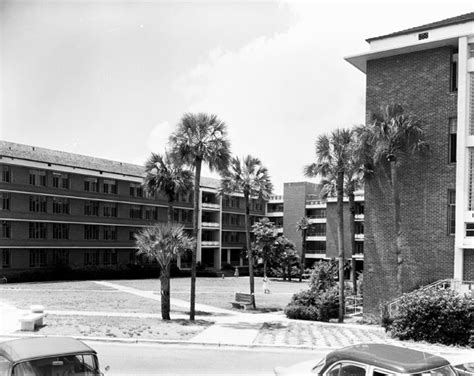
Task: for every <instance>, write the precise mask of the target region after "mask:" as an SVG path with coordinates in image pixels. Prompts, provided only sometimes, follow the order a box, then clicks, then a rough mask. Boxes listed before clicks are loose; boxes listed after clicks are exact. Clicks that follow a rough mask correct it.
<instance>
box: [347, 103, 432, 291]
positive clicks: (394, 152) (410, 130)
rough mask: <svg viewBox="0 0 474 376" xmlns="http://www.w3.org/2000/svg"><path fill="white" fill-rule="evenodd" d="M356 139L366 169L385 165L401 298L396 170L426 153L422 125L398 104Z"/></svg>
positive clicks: (384, 111)
mask: <svg viewBox="0 0 474 376" xmlns="http://www.w3.org/2000/svg"><path fill="white" fill-rule="evenodd" d="M356 133H357V134H358V139H359V148H360V149H361V150H360V151H359V154H361V155H363V156H364V157H365V162H366V165H367V166H369V167H373V168H374V173H376V171H375V169H376V168H383V167H384V165H386V164H387V163H388V166H389V169H390V185H391V187H392V203H393V208H394V229H395V237H396V242H395V252H396V256H397V268H396V269H397V292H398V294H402V292H403V286H402V271H403V261H404V260H403V252H402V248H403V243H404V240H405V235H404V233H403V228H402V217H401V199H400V187H399V173H400V171H399V166H400V162H401V160H403V159H405V158H407V157H409V156H411V155H414V154H415V153H423V152H425V151H428V150H429V146H428V144H427V142H426V141H425V135H424V130H423V126H422V123H421V122H420V120H419V119H417V118H415V117H413V116H411V115H408V114H406V113H405V112H404V109H403V107H402V106H401V105H399V104H390V105H386V106H383V107H382V108H381V110H380V112H375V113H373V114H371V120H370V122H369V124H367V125H364V126H360V127H358V128H357V129H356Z"/></svg>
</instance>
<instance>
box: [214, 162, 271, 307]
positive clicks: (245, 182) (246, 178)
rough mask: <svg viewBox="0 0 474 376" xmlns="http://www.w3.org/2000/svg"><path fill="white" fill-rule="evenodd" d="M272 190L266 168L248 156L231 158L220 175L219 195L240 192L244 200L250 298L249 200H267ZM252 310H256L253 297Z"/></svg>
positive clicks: (253, 288)
mask: <svg viewBox="0 0 474 376" xmlns="http://www.w3.org/2000/svg"><path fill="white" fill-rule="evenodd" d="M272 190H273V185H272V183H271V181H270V176H269V174H268V171H267V169H266V167H264V166H263V165H262V162H260V160H259V159H258V158H255V157H252V156H250V155H248V156H246V157H245V158H243V159H242V160H240V159H239V158H236V157H234V158H232V160H231V163H230V168H229V169H228V170H226V171H225V172H224V173H223V174H222V179H221V187H220V190H219V192H220V194H221V195H223V194H226V193H233V192H240V193H243V195H244V199H245V235H246V248H247V252H248V259H249V275H250V294H252V296H254V292H255V283H254V275H253V257H252V247H251V243H250V200H251V199H252V198H257V199H262V200H268V199H269V198H270V195H271V193H272ZM253 308H254V309H255V308H256V305H255V296H254V299H253Z"/></svg>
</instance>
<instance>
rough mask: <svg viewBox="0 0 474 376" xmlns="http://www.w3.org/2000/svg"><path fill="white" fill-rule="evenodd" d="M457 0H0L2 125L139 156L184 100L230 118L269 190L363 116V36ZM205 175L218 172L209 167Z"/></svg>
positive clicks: (465, 4)
mask: <svg viewBox="0 0 474 376" xmlns="http://www.w3.org/2000/svg"><path fill="white" fill-rule="evenodd" d="M472 11H474V3H473V2H472V0H468V1H464V0H462V1H460V0H452V1H439V2H436V1H427V0H423V1H422V0H397V1H383V0H378V1H365V2H363V1H341V0H331V1H317V0H314V1H311V2H295V1H277V0H275V1H260V2H257V1H243V0H240V1H198V0H194V1H178V0H174V1H153V2H152V1H137V0H134V1H113V0H102V1H90V0H82V1H70V0H66V1H44V0H35V1H23V0H15V1H13V0H11V1H10V0H0V73H1V74H0V139H2V140H6V141H12V142H18V143H23V144H28V145H34V146H40V147H46V148H50V149H56V150H63V151H68V152H73V153H79V154H85V155H90V156H94V157H100V158H106V159H111V160H118V161H123V162H129V163H135V164H143V163H144V161H145V160H146V159H147V157H148V156H149V155H150V153H151V152H158V153H162V152H163V151H164V150H165V148H166V147H167V140H168V137H169V135H170V134H171V133H172V132H173V130H174V129H175V127H176V125H177V124H178V122H179V120H180V118H181V117H182V115H183V114H184V113H186V112H209V113H214V114H216V115H217V116H218V117H219V119H221V120H222V121H224V122H225V123H226V124H227V129H228V133H229V138H230V141H231V151H232V154H233V155H235V156H238V157H244V156H246V155H249V154H250V155H252V156H254V157H258V158H260V160H261V161H262V163H263V164H264V165H265V166H266V167H267V168H268V170H269V173H270V175H271V177H272V181H273V184H274V186H275V193H282V191H283V183H284V182H292V181H311V179H308V178H306V177H304V175H303V172H302V171H303V167H304V166H305V165H307V164H309V163H312V162H313V161H314V159H315V154H314V142H315V140H316V138H317V136H318V135H321V134H324V133H328V132H330V131H331V130H333V129H336V128H347V127H351V126H353V125H356V124H362V123H363V122H364V119H365V115H364V114H365V76H364V74H363V73H362V72H360V71H358V70H357V69H356V68H354V67H353V66H351V65H350V64H349V63H347V62H346V61H345V60H344V57H345V56H350V55H354V54H358V53H363V52H366V51H368V49H369V45H368V44H367V43H366V42H365V39H367V38H370V37H374V36H380V35H384V34H387V33H391V32H395V31H399V30H403V29H406V28H409V27H413V26H419V25H423V24H426V23H429V22H434V21H438V20H442V19H444V18H449V17H453V16H457V15H460V14H464V13H469V12H472ZM203 174H204V175H206V176H213V175H211V174H210V173H209V172H208V171H207V170H205V171H204V172H203Z"/></svg>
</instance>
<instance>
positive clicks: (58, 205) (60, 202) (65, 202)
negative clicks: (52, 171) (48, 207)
mask: <svg viewBox="0 0 474 376" xmlns="http://www.w3.org/2000/svg"><path fill="white" fill-rule="evenodd" d="M53 213H55V214H69V199H67V198H62V197H54V198H53Z"/></svg>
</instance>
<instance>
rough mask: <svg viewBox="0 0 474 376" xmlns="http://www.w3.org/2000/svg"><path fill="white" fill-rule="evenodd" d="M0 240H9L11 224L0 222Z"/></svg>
mask: <svg viewBox="0 0 474 376" xmlns="http://www.w3.org/2000/svg"><path fill="white" fill-rule="evenodd" d="M0 238H2V239H10V238H11V223H10V222H7V221H2V222H1V227H0Z"/></svg>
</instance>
